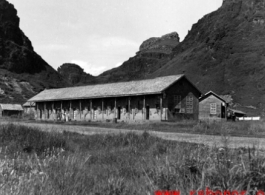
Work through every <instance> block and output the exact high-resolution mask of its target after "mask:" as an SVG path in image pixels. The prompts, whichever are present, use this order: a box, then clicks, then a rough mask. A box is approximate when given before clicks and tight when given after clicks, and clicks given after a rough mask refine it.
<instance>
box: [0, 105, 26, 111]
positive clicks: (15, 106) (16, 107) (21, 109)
mask: <svg viewBox="0 0 265 195" xmlns="http://www.w3.org/2000/svg"><path fill="white" fill-rule="evenodd" d="M0 107H1V109H2V110H18V111H23V108H22V106H21V105H20V104H0Z"/></svg>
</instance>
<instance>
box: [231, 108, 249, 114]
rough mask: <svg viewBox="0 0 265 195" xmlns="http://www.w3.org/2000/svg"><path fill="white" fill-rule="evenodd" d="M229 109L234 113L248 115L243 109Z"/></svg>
mask: <svg viewBox="0 0 265 195" xmlns="http://www.w3.org/2000/svg"><path fill="white" fill-rule="evenodd" d="M228 111H232V112H233V113H238V114H242V115H246V113H245V112H243V111H241V110H235V109H231V108H229V109H228Z"/></svg>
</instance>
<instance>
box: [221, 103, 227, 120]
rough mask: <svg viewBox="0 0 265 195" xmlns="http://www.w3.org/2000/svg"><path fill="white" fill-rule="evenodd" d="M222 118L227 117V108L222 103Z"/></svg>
mask: <svg viewBox="0 0 265 195" xmlns="http://www.w3.org/2000/svg"><path fill="white" fill-rule="evenodd" d="M221 118H226V109H225V106H224V105H223V104H221Z"/></svg>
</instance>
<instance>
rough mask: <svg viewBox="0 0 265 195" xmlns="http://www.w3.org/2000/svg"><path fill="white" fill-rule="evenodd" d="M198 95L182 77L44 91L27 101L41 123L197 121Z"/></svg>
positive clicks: (193, 87)
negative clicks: (33, 108)
mask: <svg viewBox="0 0 265 195" xmlns="http://www.w3.org/2000/svg"><path fill="white" fill-rule="evenodd" d="M200 96H201V92H200V91H199V90H198V89H197V88H196V87H195V86H194V85H193V84H192V83H191V82H190V81H189V80H188V79H187V78H186V77H185V76H184V75H173V76H165V77H157V78H154V79H146V80H138V81H129V82H119V83H108V84H97V85H87V86H79V87H69V88H61V89H50V90H44V91H42V92H41V93H39V94H37V95H36V96H35V97H33V98H31V99H30V100H28V101H29V102H35V103H36V110H37V118H38V119H41V120H66V121H68V120H77V121H88V120H90V121H99V120H113V119H117V120H118V121H175V120H181V119H193V120H198V115H199V97H200Z"/></svg>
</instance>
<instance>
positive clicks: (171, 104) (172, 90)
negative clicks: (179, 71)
mask: <svg viewBox="0 0 265 195" xmlns="http://www.w3.org/2000/svg"><path fill="white" fill-rule="evenodd" d="M165 95H166V101H165V102H164V104H166V106H165V107H167V108H168V111H167V112H168V120H173V121H175V120H181V119H193V120H198V116H199V97H200V95H201V94H200V92H199V91H198V90H197V89H196V88H195V87H194V86H193V85H192V84H191V83H190V82H189V81H187V79H185V78H182V79H181V80H180V81H179V82H177V83H175V84H174V85H172V86H171V87H169V88H168V89H167V90H166V94H165ZM176 96H179V97H180V102H177V101H176V100H175V99H176V98H175V97H176ZM190 97H191V98H192V102H191V103H188V100H187V98H190ZM178 104H179V106H177V105H178ZM188 104H189V105H188ZM190 104H191V105H192V110H191V109H190V106H191V105H190Z"/></svg>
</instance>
